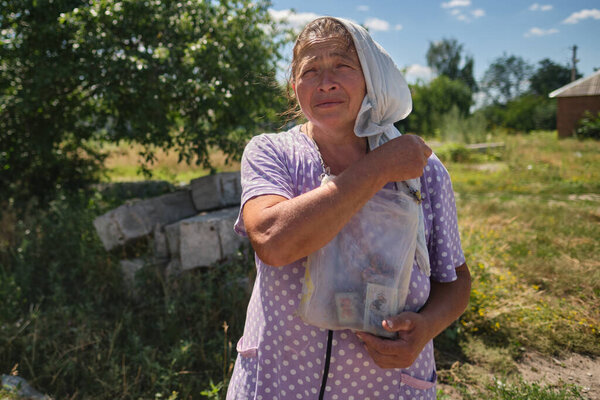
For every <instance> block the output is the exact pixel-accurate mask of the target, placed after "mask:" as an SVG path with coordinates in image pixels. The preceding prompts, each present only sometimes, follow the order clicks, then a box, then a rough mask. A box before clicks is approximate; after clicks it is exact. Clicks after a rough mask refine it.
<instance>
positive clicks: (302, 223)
mask: <svg viewBox="0 0 600 400" xmlns="http://www.w3.org/2000/svg"><path fill="white" fill-rule="evenodd" d="M369 171H372V167H370V166H369V160H368V159H366V157H365V158H363V159H362V160H360V161H358V162H356V163H354V164H353V165H352V166H350V167H349V168H348V169H346V170H345V171H344V172H342V173H341V174H340V175H339V176H337V177H335V178H334V179H333V180H332V181H330V182H328V183H327V184H325V185H323V186H321V187H319V188H316V189H314V190H311V191H310V192H308V193H304V194H302V195H300V196H298V197H295V198H293V199H289V200H287V199H285V198H283V197H281V196H260V197H257V198H254V199H251V200H249V201H248V202H246V204H245V206H244V210H243V213H244V223H245V226H246V230H247V232H248V236H249V237H250V241H251V243H252V246H253V247H254V250H255V251H256V253H257V254H258V256H259V257H260V258H261V259H262V260H263V261H264V262H266V263H267V264H270V265H273V266H283V265H286V264H289V263H291V262H293V261H296V260H298V259H300V258H302V257H305V256H307V255H308V254H310V253H312V252H314V251H316V250H318V249H319V248H321V247H323V246H324V245H325V244H327V243H328V242H329V241H330V240H331V239H333V237H335V235H336V234H337V233H338V232H339V231H340V230H341V229H342V227H343V226H344V225H345V224H346V223H347V222H348V221H349V220H350V218H352V216H353V215H354V214H355V213H356V212H357V211H358V210H360V208H361V207H362V206H363V205H364V204H365V203H366V202H367V201H368V200H369V199H370V198H371V197H373V195H374V194H375V193H377V191H379V190H380V189H381V188H382V187H383V186H384V185H385V183H386V182H384V181H383V180H382V179H381V177H379V176H378V175H377V174H376V173H372V172H369Z"/></svg>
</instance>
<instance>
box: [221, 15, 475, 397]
mask: <svg viewBox="0 0 600 400" xmlns="http://www.w3.org/2000/svg"><path fill="white" fill-rule="evenodd" d="M290 84H291V87H292V88H293V92H294V94H295V98H296V100H297V102H298V104H299V106H300V109H301V111H302V114H303V115H304V117H306V120H307V122H306V123H304V124H302V125H298V126H295V127H293V128H291V129H290V130H289V131H287V132H282V133H279V134H263V135H259V136H257V137H254V138H253V139H252V140H251V141H250V143H249V144H248V146H247V147H246V150H245V152H244V156H243V159H242V188H243V193H242V208H241V211H240V215H239V218H238V220H237V222H236V224H235V229H236V231H237V232H238V233H239V234H242V235H247V236H248V237H249V238H250V242H251V244H252V246H253V248H254V250H255V252H256V267H257V277H256V282H255V285H254V290H253V293H252V296H251V299H250V303H249V306H248V311H247V318H246V325H245V328H244V335H243V337H242V338H241V339H240V340H239V342H238V344H237V351H238V358H237V361H236V364H235V368H234V371H233V376H232V378H231V381H230V384H229V390H228V393H227V398H228V399H280V400H284V399H361V400H362V399H434V398H435V397H436V390H435V381H436V372H435V362H434V359H433V341H432V339H433V338H434V337H435V336H436V335H438V334H439V333H440V332H442V331H443V330H444V329H445V328H446V327H447V326H448V325H449V324H451V323H452V322H453V321H454V320H455V319H456V318H458V316H459V315H460V314H461V313H462V312H463V311H464V309H465V307H466V305H467V302H468V299H469V290H470V275H469V270H468V268H467V266H466V264H465V259H464V256H463V253H462V250H461V246H460V238H459V234H458V229H457V222H456V209H455V204H454V195H453V192H452V186H451V183H450V179H449V176H448V173H447V171H446V169H445V168H444V167H443V165H442V164H441V162H440V161H439V160H438V159H437V158H436V157H435V155H432V152H431V149H430V148H429V147H428V146H427V145H426V144H425V143H424V141H423V140H422V139H421V138H419V137H417V136H414V135H404V136H401V135H400V134H399V132H398V131H397V130H396V129H395V128H394V126H393V123H394V122H396V121H398V120H400V119H402V118H405V117H406V116H407V115H408V114H409V113H410V111H411V107H412V103H411V99H410V92H409V90H408V86H407V85H406V82H405V80H404V78H403V77H402V75H401V73H400V71H399V70H398V68H397V67H396V66H395V64H394V63H393V61H392V60H391V58H390V57H389V55H388V54H387V53H386V52H385V51H384V50H383V49H382V48H381V47H380V46H379V45H378V44H377V43H375V42H374V41H373V40H372V38H371V37H370V36H369V34H368V33H367V32H366V31H365V30H364V29H363V28H362V27H360V26H358V25H356V24H354V23H352V22H350V21H347V20H343V19H338V18H331V17H325V18H319V19H316V20H314V21H313V22H311V23H309V24H308V25H307V26H306V27H305V28H304V30H303V31H302V33H300V35H299V37H298V39H297V41H296V44H295V46H294V51H293V60H292V67H291V77H290ZM409 180H416V181H418V182H420V185H421V192H422V193H423V199H422V203H421V210H422V211H421V210H420V213H421V218H420V220H419V221H420V227H419V230H420V233H422V238H423V239H422V241H424V242H425V243H426V248H427V250H428V254H429V260H428V261H429V263H428V264H429V265H430V266H431V273H430V275H429V274H426V273H424V271H423V268H419V266H418V265H417V262H416V261H415V263H414V265H413V270H412V273H411V275H410V285H409V286H408V287H409V289H410V291H409V293H408V297H407V299H406V307H405V308H404V311H403V312H399V313H398V314H397V315H394V316H390V317H388V318H387V319H385V320H384V321H381V326H382V328H383V329H385V330H386V331H388V332H395V333H396V338H395V339H387V338H382V337H379V336H375V335H372V334H369V333H366V332H360V331H352V330H344V329H342V330H327V329H322V328H318V327H316V326H312V325H309V324H306V323H304V322H303V320H302V319H300V318H299V317H298V316H297V313H296V310H297V308H298V306H299V303H300V299H301V297H302V285H303V276H304V273H305V265H306V263H305V261H306V257H307V256H309V255H310V254H311V253H313V252H315V251H316V250H318V249H320V248H322V247H323V246H325V245H326V244H327V243H329V242H330V241H331V240H332V239H333V238H334V237H336V235H337V234H338V233H339V232H340V231H341V230H342V229H343V227H344V226H345V224H347V223H348V221H350V219H351V218H352V217H353V216H354V215H355V214H356V213H357V212H358V211H359V210H361V208H362V207H363V206H364V205H365V204H366V203H367V202H368V201H369V200H370V199H371V198H373V196H375V194H376V193H378V192H379V191H380V190H382V189H383V188H395V189H396V190H400V189H401V188H402V187H404V186H408V185H402V184H400V183H403V182H406V181H409ZM412 192H413V195H414V194H415V193H417V195H418V194H419V193H418V192H416V191H415V190H413V191H412ZM419 200H420V199H419Z"/></svg>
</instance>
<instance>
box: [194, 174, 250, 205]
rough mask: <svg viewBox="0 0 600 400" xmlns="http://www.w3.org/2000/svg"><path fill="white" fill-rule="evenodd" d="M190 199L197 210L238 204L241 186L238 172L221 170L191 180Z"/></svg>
mask: <svg viewBox="0 0 600 400" xmlns="http://www.w3.org/2000/svg"><path fill="white" fill-rule="evenodd" d="M190 186H191V189H192V200H193V202H194V206H195V207H196V209H197V210H198V211H206V210H214V209H217V208H223V207H229V206H233V205H238V204H240V197H241V194H242V186H241V183H240V173H239V172H223V173H220V174H216V175H208V176H203V177H201V178H197V179H194V180H192V182H191V183H190Z"/></svg>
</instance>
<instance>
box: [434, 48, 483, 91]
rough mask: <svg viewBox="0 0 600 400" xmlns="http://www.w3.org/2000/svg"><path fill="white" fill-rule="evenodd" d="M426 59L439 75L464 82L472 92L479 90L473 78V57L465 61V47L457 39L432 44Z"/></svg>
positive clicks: (466, 57) (467, 57)
mask: <svg viewBox="0 0 600 400" xmlns="http://www.w3.org/2000/svg"><path fill="white" fill-rule="evenodd" d="M426 58H427V65H428V66H429V67H430V68H432V69H433V70H434V71H435V73H436V74H437V75H445V76H447V77H448V78H450V79H452V80H460V81H463V82H464V83H465V84H466V85H467V86H468V87H469V89H470V90H471V91H472V92H474V91H476V90H477V83H476V81H475V78H474V76H473V67H474V60H473V57H471V56H465V57H464V60H463V45H462V44H460V43H458V41H457V40H456V39H442V40H440V41H437V42H430V43H429V49H428V50H427V55H426Z"/></svg>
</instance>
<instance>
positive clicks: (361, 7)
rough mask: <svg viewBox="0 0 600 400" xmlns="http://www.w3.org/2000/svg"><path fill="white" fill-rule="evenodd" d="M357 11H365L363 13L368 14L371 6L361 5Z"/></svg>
mask: <svg viewBox="0 0 600 400" xmlns="http://www.w3.org/2000/svg"><path fill="white" fill-rule="evenodd" d="M356 9H357V10H358V11H363V12H366V11H369V6H367V5H364V4H361V5H360V6H358V7H356Z"/></svg>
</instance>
